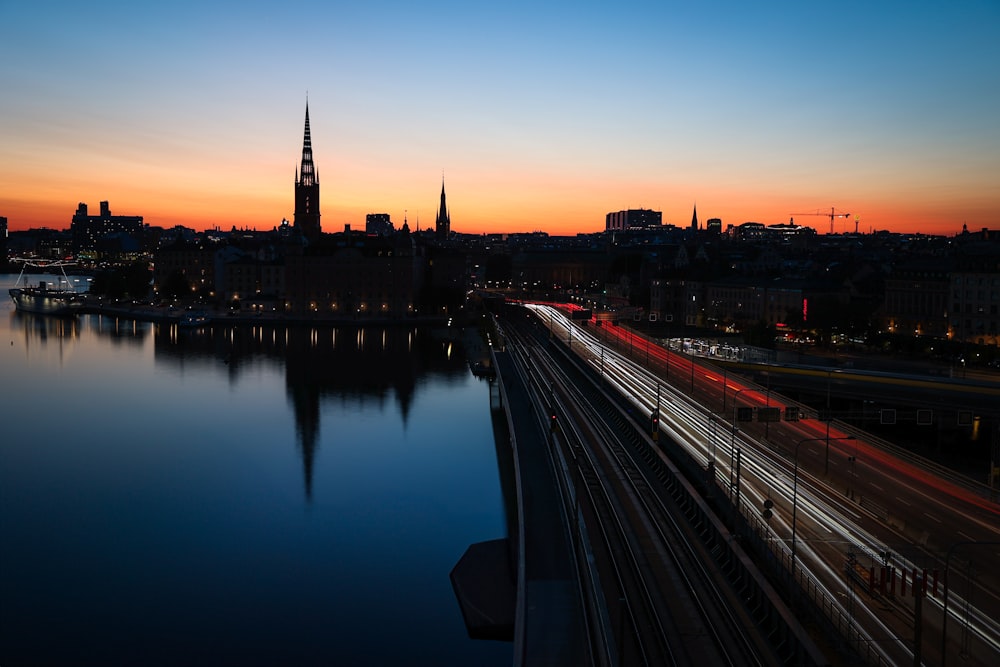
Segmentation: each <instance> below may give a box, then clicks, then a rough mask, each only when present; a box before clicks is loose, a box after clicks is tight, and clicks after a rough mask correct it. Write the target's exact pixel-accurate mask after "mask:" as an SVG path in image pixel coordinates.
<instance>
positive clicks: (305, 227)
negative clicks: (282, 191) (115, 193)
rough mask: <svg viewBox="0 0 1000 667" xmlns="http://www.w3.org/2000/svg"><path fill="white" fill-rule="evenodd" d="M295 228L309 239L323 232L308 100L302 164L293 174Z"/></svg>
mask: <svg viewBox="0 0 1000 667" xmlns="http://www.w3.org/2000/svg"><path fill="white" fill-rule="evenodd" d="M292 224H293V225H294V227H295V229H296V230H298V231H299V233H301V234H302V235H303V236H305V237H306V238H307V239H310V240H314V241H315V240H316V239H318V238H319V237H320V235H321V234H322V233H323V229H322V227H321V226H320V221H319V172H317V171H316V167H315V165H313V156H312V137H311V135H310V133H309V102H308V101H307V102H306V129H305V134H304V136H303V139H302V164H301V166H300V167H299V170H298V173H297V174H296V175H295V217H294V218H293V221H292Z"/></svg>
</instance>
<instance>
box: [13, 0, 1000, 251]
mask: <svg viewBox="0 0 1000 667" xmlns="http://www.w3.org/2000/svg"><path fill="white" fill-rule="evenodd" d="M307 99H308V105H309V116H310V125H311V130H312V145H313V155H314V161H315V164H316V168H317V170H318V172H319V180H320V188H321V191H320V196H321V203H320V205H321V213H322V224H323V229H324V231H328V232H330V231H341V230H342V229H343V228H344V226H345V225H351V226H352V228H354V229H359V228H363V227H364V222H365V215H366V214H368V213H389V214H390V215H391V218H392V221H393V223H394V224H395V225H396V226H397V227H400V226H401V225H402V223H403V221H404V219H406V220H407V221H408V223H409V226H410V228H411V229H416V228H417V227H420V228H427V227H432V226H433V225H434V217H435V213H436V209H437V207H438V204H439V202H440V192H441V185H442V180H443V182H444V184H445V187H446V192H447V201H448V207H449V209H450V213H451V223H452V230H453V231H456V232H463V233H473V234H479V233H490V232H497V233H499V232H528V231H544V232H548V233H550V234H560V235H561V234H575V233H581V232H583V233H586V232H595V231H600V230H602V229H603V228H604V221H605V215H606V214H607V213H608V212H612V211H619V210H623V209H629V208H647V209H655V210H658V211H662V213H663V222H664V223H667V224H674V225H678V226H687V225H689V224H690V222H691V217H692V213H693V211H694V208H695V206H697V212H698V218H699V220H700V221H701V224H702V225H704V223H705V220H706V219H708V218H713V217H715V218H721V219H722V221H723V226H724V227H725V226H728V225H730V224H733V225H738V224H741V223H743V222H747V221H753V222H762V223H764V224H775V223H785V222H788V221H789V218H791V217H793V214H797V215H794V217H795V221H796V222H798V223H800V224H805V225H808V226H811V227H815V228H816V229H817V230H818V231H820V232H821V233H826V232H829V231H830V229H831V220H830V217H829V215H824V211H825V212H827V213H828V212H829V211H830V210H831V208H833V209H835V211H836V212H838V213H848V214H849V216H848V217H846V218H836V219H834V220H833V221H832V226H833V229H834V231H835V232H837V233H840V232H844V231H851V232H853V231H854V230H855V228H857V230H858V231H860V232H863V233H869V232H872V231H877V230H889V231H895V232H903V233H925V234H944V235H953V234H956V233H958V232H960V231H961V230H962V226H963V225H967V226H968V228H969V229H970V230H972V231H977V230H979V229H981V228H984V227H987V228H991V229H997V228H1000V0H961V1H959V2H954V3H939V2H927V1H925V2H913V1H912V0H909V1H906V2H895V1H892V0H879V1H877V2H871V1H870V0H868V1H862V2H852V1H839V2H823V1H819V0H817V1H815V2H802V1H801V0H799V1H798V2H784V1H781V0H777V1H775V2H766V3H748V2H738V1H712V0H708V1H705V2H691V1H690V0H686V1H684V2H673V1H672V0H658V1H653V2H630V1H629V0H619V1H617V2H590V1H588V0H577V1H576V2H545V1H544V0H534V1H532V2H521V1H520V0H511V1H508V2H505V3H487V2H477V1H475V0H465V1H464V2H436V1H434V0H428V1H427V2H423V3H414V2H412V1H407V2H393V1H381V0H370V1H366V2H357V1H356V0H354V1H352V2H339V1H331V2H309V1H308V0H302V1H300V2H292V3H287V2H264V1H254V0H243V1H240V2H210V1H205V0H203V1H200V2H187V1H185V0H178V1H176V2H170V3H155V4H153V3H136V2H102V1H100V0H97V1H93V2H87V3H80V2H69V1H65V2H47V1H46V0H33V1H32V2H21V1H17V0H0V216H6V217H7V218H8V225H9V228H10V229H11V230H20V229H28V228H33V227H52V228H57V229H63V228H67V227H68V226H69V223H70V219H71V217H72V215H73V213H74V211H75V210H76V207H77V204H78V203H79V202H86V203H88V204H89V206H90V209H91V211H92V212H93V211H96V210H97V209H98V206H99V202H100V201H109V202H110V207H111V211H112V213H113V214H116V215H142V216H144V219H145V222H146V223H148V224H150V225H156V226H163V227H172V226H174V225H185V226H188V227H194V228H196V229H206V228H214V227H219V228H221V229H224V230H228V229H230V228H232V227H233V226H236V227H238V228H252V229H260V230H267V229H271V228H273V227H274V226H276V225H278V224H280V222H281V220H282V219H283V218H287V219H289V220H291V219H292V217H293V213H294V198H293V197H294V179H295V172H296V168H297V166H298V164H299V161H300V160H301V153H302V138H303V137H302V135H303V121H304V114H305V107H306V102H307ZM817 213H819V215H817ZM806 214H812V215H806Z"/></svg>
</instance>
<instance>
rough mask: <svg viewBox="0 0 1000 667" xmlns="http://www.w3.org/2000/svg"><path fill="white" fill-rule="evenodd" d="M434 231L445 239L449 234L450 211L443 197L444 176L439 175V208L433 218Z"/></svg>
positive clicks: (440, 237)
mask: <svg viewBox="0 0 1000 667" xmlns="http://www.w3.org/2000/svg"><path fill="white" fill-rule="evenodd" d="M434 231H435V233H436V234H437V237H438V238H439V239H447V238H448V237H449V236H450V235H451V213H450V212H449V211H448V205H447V203H446V202H445V198H444V176H442V177H441V208H440V209H439V210H438V213H437V217H436V218H435V219H434Z"/></svg>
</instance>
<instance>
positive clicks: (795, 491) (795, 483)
mask: <svg viewBox="0 0 1000 667" xmlns="http://www.w3.org/2000/svg"><path fill="white" fill-rule="evenodd" d="M855 439H856V438H855V437H854V436H853V435H848V436H845V437H843V438H834V440H855ZM823 440H824V438H806V439H805V440H799V441H798V442H797V443H795V467H794V470H793V472H792V573H793V574H794V572H795V516H796V511H797V509H798V498H799V447H801V446H802V445H804V444H805V443H807V442H823ZM827 443H828V444H829V441H827Z"/></svg>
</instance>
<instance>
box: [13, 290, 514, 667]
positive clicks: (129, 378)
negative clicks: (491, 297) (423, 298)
mask: <svg viewBox="0 0 1000 667" xmlns="http://www.w3.org/2000/svg"><path fill="white" fill-rule="evenodd" d="M15 278H16V276H0V286H2V288H3V293H2V295H3V301H2V305H0V334H2V336H0V383H2V384H0V386H2V394H0V396H2V401H0V415H2V416H3V420H2V423H0V429H2V430H0V665H16V664H22V663H33V664H38V663H43V664H81V665H82V664H101V665H113V664H130V665H136V664H143V665H155V664H170V665H180V664H197V665H206V664H211V665H226V664H230V665H246V664H253V665H277V664H285V665H287V664H296V665H309V664H323V665H394V664H398V665H402V664H406V665H472V664H475V665H491V664H493V665H501V664H502V665H507V664H510V662H511V647H510V645H509V644H505V643H500V642H489V641H475V640H470V639H468V638H467V635H466V631H465V627H464V625H463V622H462V616H461V612H460V610H459V608H458V604H457V602H456V601H455V598H454V594H453V591H452V588H451V583H450V580H449V578H448V574H449V571H450V570H451V568H452V567H453V566H454V564H455V563H456V561H457V560H458V559H459V557H460V556H461V555H462V553H463V552H464V550H465V549H466V547H467V546H468V545H469V544H470V543H472V542H477V541H481V540H488V539H493V538H496V537H502V536H504V535H505V534H506V528H505V526H504V520H503V507H502V499H501V492H500V487H499V481H498V473H497V465H496V455H495V451H494V447H493V440H492V431H491V426H490V419H489V400H488V390H487V385H486V384H484V383H482V382H480V381H478V380H476V379H475V378H473V377H472V376H471V375H470V374H469V372H468V365H467V363H466V361H465V359H464V358H463V356H462V352H461V349H460V348H459V346H457V345H449V344H447V343H446V342H444V341H442V340H441V339H440V337H437V336H433V335H431V334H432V332H429V331H425V330H412V329H398V330H396V329H382V328H366V329H364V330H361V331H357V330H348V329H331V328H326V329H306V328H302V329H288V330H284V329H267V328H260V329H251V328H247V329H216V330H213V331H200V332H197V331H196V332H188V331H183V330H178V329H177V327H176V326H169V325H154V324H149V323H141V322H139V323H136V322H132V321H129V320H118V321H115V320H112V319H109V318H100V317H98V316H90V315H87V316H81V317H79V318H78V320H76V321H67V320H59V319H52V318H44V317H33V316H27V315H23V314H18V313H14V312H13V307H12V304H11V303H10V300H9V299H8V298H7V296H6V289H7V287H9V286H10V285H11V284H13V282H14V279H15Z"/></svg>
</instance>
